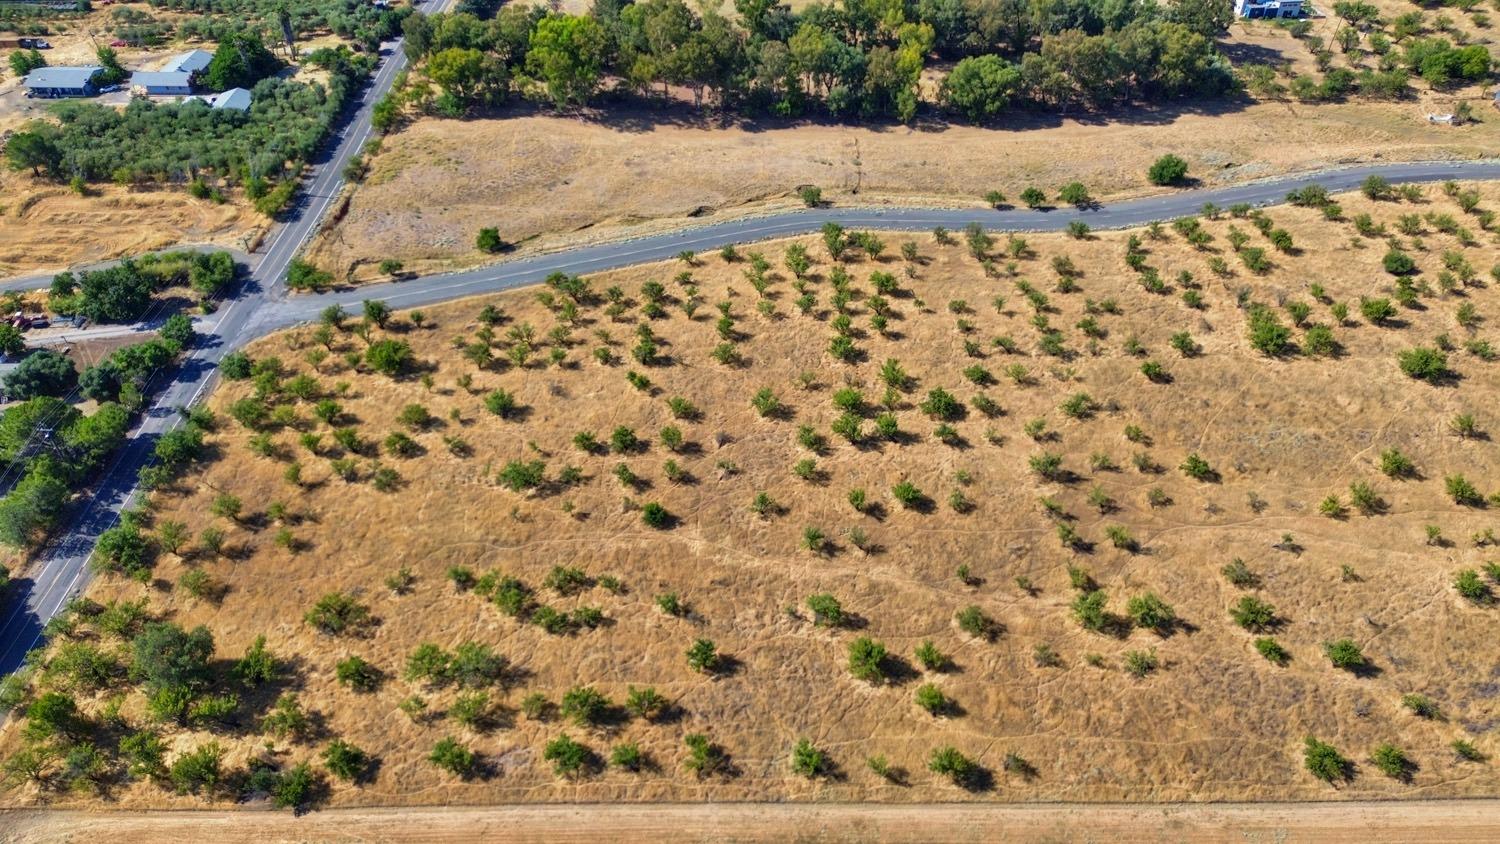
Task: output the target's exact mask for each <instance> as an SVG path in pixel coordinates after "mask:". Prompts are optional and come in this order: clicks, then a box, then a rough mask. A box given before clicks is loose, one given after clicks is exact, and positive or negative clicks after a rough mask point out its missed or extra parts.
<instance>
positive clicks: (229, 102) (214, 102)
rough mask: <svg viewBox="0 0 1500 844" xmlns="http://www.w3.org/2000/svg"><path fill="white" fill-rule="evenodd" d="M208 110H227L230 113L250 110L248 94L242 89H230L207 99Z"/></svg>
mask: <svg viewBox="0 0 1500 844" xmlns="http://www.w3.org/2000/svg"><path fill="white" fill-rule="evenodd" d="M208 107H209V108H227V109H230V110H232V111H249V110H250V92H249V91H247V90H245V89H244V88H230V89H229V90H228V91H224V92H223V93H219V94H214V95H213V96H212V97H209V98H208Z"/></svg>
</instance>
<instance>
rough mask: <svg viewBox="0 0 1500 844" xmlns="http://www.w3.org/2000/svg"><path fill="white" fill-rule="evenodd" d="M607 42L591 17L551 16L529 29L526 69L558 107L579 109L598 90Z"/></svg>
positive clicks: (603, 32) (554, 14) (603, 33)
mask: <svg viewBox="0 0 1500 844" xmlns="http://www.w3.org/2000/svg"><path fill="white" fill-rule="evenodd" d="M608 42H609V39H608V36H607V34H606V33H605V30H604V27H603V26H602V25H601V24H600V23H599V22H598V21H597V20H595V19H594V18H592V17H590V16H586V15H584V16H578V15H566V14H559V13H553V14H550V15H548V16H546V17H544V18H542V19H541V20H540V21H538V22H537V24H536V28H535V29H533V30H532V32H531V37H530V42H529V45H528V50H527V51H526V67H527V69H528V70H530V72H531V73H532V74H534V75H535V76H536V77H537V78H538V79H540V80H541V81H542V83H543V84H545V85H546V86H547V94H548V96H549V97H551V98H552V102H553V103H554V104H555V105H556V106H557V107H558V108H562V107H564V106H581V105H583V104H585V103H587V102H588V100H589V98H590V97H592V96H593V95H594V92H595V91H596V90H598V87H599V80H600V76H601V74H602V72H603V66H604V58H605V51H606V50H607V48H608Z"/></svg>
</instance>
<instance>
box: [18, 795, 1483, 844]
mask: <svg viewBox="0 0 1500 844" xmlns="http://www.w3.org/2000/svg"><path fill="white" fill-rule="evenodd" d="M0 821H3V823H0V826H3V827H5V828H6V829H7V832H6V833H5V834H4V835H3V837H0V840H4V841H28V842H63V841H99V840H105V839H107V840H109V841H111V842H113V844H130V842H136V841H167V840H169V841H195V840H197V841H201V840H208V839H212V840H213V841H215V842H219V844H230V842H238V841H255V842H264V841H371V842H373V841H402V842H423V841H551V842H571V841H576V842H595V841H598V840H599V839H600V838H601V837H604V836H607V837H609V838H610V839H611V840H614V841H646V840H662V839H664V838H670V839H671V840H673V841H678V842H688V841H715V842H724V841H882V842H908V841H910V842H918V841H920V842H936V841H1017V842H1024V841H1047V842H1069V841H1112V842H1118V844H1135V842H1142V844H1144V842H1166V841H1192V842H1201V843H1202V844H1211V843H1212V842H1278V844H1295V842H1301V841H1312V842H1319V844H1329V843H1330V842H1346V841H1347V842H1361V844H1382V843H1383V842H1393V843H1394V842H1403V844H1404V842H1410V841H1443V842H1455V844H1456V842H1491V841H1495V840H1496V839H1497V838H1500V801H1495V800H1473V801H1423V802H1416V803H1339V804H1328V803H1263V804H1249V803H1224V804H1204V805H1190V804H1182V803H1167V804H1157V805H1151V804H1146V805H1138V806H1130V805H1123V804H1106V805H1093V806H1083V805H1067V804H1038V805H1031V806H958V805H947V804H921V805H912V806H868V805H857V804H828V805H818V806H794V805H768V804H757V803H739V804H723V803H707V804H701V805H681V804H674V805H665V806H621V805H598V804H580V805H553V806H490V807H469V808H452V807H445V808H434V809H352V810H337V811H328V812H316V813H313V814H310V815H304V816H302V817H294V816H292V815H289V814H246V813H244V812H130V813H121V814H88V813H83V812H20V813H15V814H12V815H10V816H5V815H0Z"/></svg>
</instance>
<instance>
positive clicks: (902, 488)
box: [891, 481, 926, 509]
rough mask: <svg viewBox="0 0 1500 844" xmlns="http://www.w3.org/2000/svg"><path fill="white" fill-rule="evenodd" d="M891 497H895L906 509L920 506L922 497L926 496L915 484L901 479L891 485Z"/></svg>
mask: <svg viewBox="0 0 1500 844" xmlns="http://www.w3.org/2000/svg"><path fill="white" fill-rule="evenodd" d="M891 497H893V498H895V499H896V501H898V502H899V503H900V504H901V506H902V507H906V508H908V509H911V508H915V507H918V506H920V505H921V504H922V501H923V499H924V498H926V496H924V495H923V494H922V490H920V489H918V488H917V486H916V484H913V483H912V482H911V481H901V482H900V483H898V484H896V485H895V486H893V487H891Z"/></svg>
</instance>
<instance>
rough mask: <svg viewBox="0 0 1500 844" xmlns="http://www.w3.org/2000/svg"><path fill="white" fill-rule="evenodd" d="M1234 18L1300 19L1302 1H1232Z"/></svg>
mask: <svg viewBox="0 0 1500 844" xmlns="http://www.w3.org/2000/svg"><path fill="white" fill-rule="evenodd" d="M1234 14H1235V17H1240V18H1247V19H1254V18H1300V17H1302V0H1234Z"/></svg>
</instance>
